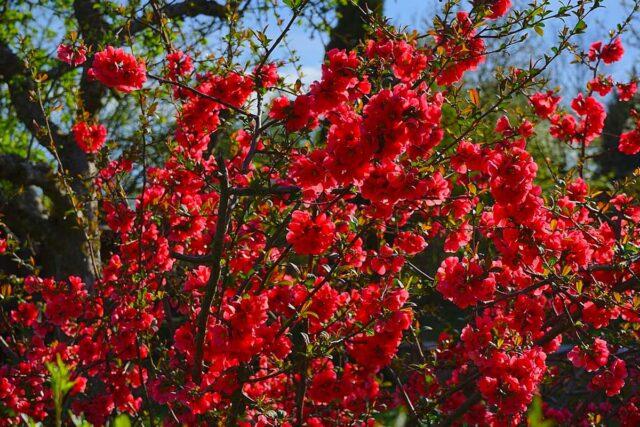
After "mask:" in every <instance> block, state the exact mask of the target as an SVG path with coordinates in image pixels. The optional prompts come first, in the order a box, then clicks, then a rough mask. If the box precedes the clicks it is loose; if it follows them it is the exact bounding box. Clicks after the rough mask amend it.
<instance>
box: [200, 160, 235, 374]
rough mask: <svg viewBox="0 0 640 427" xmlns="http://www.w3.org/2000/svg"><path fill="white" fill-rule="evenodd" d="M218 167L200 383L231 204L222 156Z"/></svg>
mask: <svg viewBox="0 0 640 427" xmlns="http://www.w3.org/2000/svg"><path fill="white" fill-rule="evenodd" d="M216 159H217V163H218V169H219V172H220V201H219V202H218V220H217V221H216V234H215V236H214V238H213V242H212V244H211V273H210V275H209V281H208V282H207V287H206V291H205V295H204V298H203V300H202V304H201V305H200V313H199V314H198V324H197V332H196V333H197V335H196V352H195V356H194V364H193V381H194V382H195V383H196V384H199V383H200V379H201V376H202V356H203V351H204V340H205V337H206V335H207V334H206V331H207V321H208V320H209V311H210V309H211V302H212V301H213V297H214V296H215V294H216V290H217V288H218V280H219V279H220V272H221V270H222V250H223V246H224V236H225V234H226V230H227V208H228V206H229V178H228V176H227V168H226V166H225V164H224V160H223V159H222V157H220V156H218V157H217V158H216Z"/></svg>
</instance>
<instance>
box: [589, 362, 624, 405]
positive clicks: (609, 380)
mask: <svg viewBox="0 0 640 427" xmlns="http://www.w3.org/2000/svg"><path fill="white" fill-rule="evenodd" d="M625 378H627V365H626V364H625V363H624V360H620V359H618V358H616V359H614V361H613V363H611V366H609V368H607V369H606V370H605V371H603V372H601V373H599V374H598V375H596V376H595V377H593V379H592V380H591V386H592V387H593V388H597V389H604V391H605V393H606V394H607V396H609V397H611V396H615V395H616V394H620V390H621V389H622V387H624V380H625Z"/></svg>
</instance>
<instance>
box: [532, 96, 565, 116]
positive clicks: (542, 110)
mask: <svg viewBox="0 0 640 427" xmlns="http://www.w3.org/2000/svg"><path fill="white" fill-rule="evenodd" d="M529 100H530V101H531V104H533V108H534V109H535V111H536V114H537V115H538V117H540V118H541V119H546V118H548V117H549V116H551V115H552V114H553V113H555V111H556V107H557V106H558V102H560V97H559V96H553V91H548V92H546V93H542V92H540V93H535V94H533V95H531V98H529Z"/></svg>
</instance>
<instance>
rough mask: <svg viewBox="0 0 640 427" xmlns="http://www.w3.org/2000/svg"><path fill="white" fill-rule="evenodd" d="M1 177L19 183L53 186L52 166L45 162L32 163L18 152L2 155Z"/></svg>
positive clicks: (0, 164) (44, 186)
mask: <svg viewBox="0 0 640 427" xmlns="http://www.w3.org/2000/svg"><path fill="white" fill-rule="evenodd" d="M0 179H6V180H8V181H11V182H13V183H15V184H18V185H35V186H37V187H40V188H42V189H49V188H53V181H52V179H51V167H49V165H48V164H46V163H44V162H38V163H31V162H30V161H28V160H26V159H24V158H22V157H21V156H18V155H17V154H3V155H0Z"/></svg>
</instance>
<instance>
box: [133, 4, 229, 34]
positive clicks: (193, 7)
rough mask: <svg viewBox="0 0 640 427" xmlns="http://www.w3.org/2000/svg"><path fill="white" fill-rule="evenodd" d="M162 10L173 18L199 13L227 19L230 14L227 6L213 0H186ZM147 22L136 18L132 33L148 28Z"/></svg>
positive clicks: (168, 16) (191, 16) (161, 10)
mask: <svg viewBox="0 0 640 427" xmlns="http://www.w3.org/2000/svg"><path fill="white" fill-rule="evenodd" d="M158 11H159V12H162V14H163V15H164V16H166V17H167V18H168V19H172V18H185V17H189V18H194V17H196V16H199V15H204V16H211V17H214V18H219V19H226V18H227V15H228V11H227V8H226V7H225V6H223V5H221V4H220V3H218V2H215V1H211V0H186V1H183V2H180V3H174V4H171V5H167V6H164V7H162V8H160V9H159V10H158ZM147 26H148V25H147V22H145V21H144V19H136V20H135V21H134V22H133V23H132V24H131V27H130V28H129V33H130V34H132V35H133V34H136V33H138V32H140V31H143V30H144V29H146V28H147Z"/></svg>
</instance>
